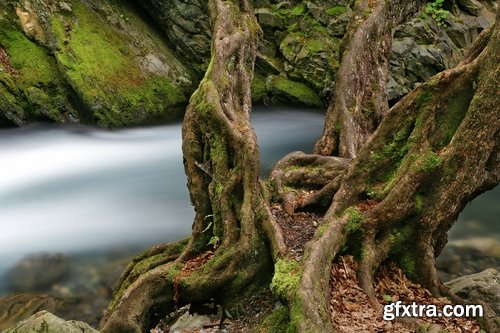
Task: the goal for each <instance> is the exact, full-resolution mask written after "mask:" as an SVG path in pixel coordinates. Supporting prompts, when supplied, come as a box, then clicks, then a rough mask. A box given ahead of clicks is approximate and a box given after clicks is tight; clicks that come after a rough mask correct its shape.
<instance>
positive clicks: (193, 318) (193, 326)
mask: <svg viewBox="0 0 500 333" xmlns="http://www.w3.org/2000/svg"><path fill="white" fill-rule="evenodd" d="M210 324H212V321H211V320H210V318H209V317H208V316H201V315H198V314H196V313H195V314H189V312H186V313H184V314H183V315H182V316H180V317H179V319H177V321H176V322H175V323H173V324H172V326H170V332H174V333H181V332H185V331H192V330H199V329H201V328H203V326H204V325H210Z"/></svg>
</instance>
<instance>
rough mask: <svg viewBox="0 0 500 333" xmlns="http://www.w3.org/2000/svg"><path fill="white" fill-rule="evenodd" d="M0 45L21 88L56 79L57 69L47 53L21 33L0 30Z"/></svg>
mask: <svg viewBox="0 0 500 333" xmlns="http://www.w3.org/2000/svg"><path fill="white" fill-rule="evenodd" d="M0 44H1V45H2V46H3V47H4V48H5V50H6V51H7V54H9V57H10V63H11V65H12V67H14V68H15V69H16V70H17V71H18V72H19V74H20V83H21V85H22V86H23V87H28V86H32V85H37V84H38V85H39V84H47V83H50V82H54V81H56V80H57V78H58V72H57V67H56V64H55V62H54V60H53V59H52V58H50V57H49V55H48V54H47V51H46V50H45V49H43V48H42V47H40V46H38V45H37V44H35V43H34V42H32V41H31V40H29V39H28V38H27V37H26V36H25V35H24V34H23V33H22V32H20V31H16V30H3V29H2V30H0Z"/></svg>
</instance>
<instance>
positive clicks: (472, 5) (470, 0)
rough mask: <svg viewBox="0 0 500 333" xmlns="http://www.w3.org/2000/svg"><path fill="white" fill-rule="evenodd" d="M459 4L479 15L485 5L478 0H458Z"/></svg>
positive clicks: (471, 12)
mask: <svg viewBox="0 0 500 333" xmlns="http://www.w3.org/2000/svg"><path fill="white" fill-rule="evenodd" d="M457 4H458V5H459V6H460V7H461V8H463V9H464V10H465V11H466V12H468V13H470V14H472V15H474V16H478V15H479V13H480V11H481V8H482V7H483V6H482V5H481V3H480V2H479V1H476V0H457Z"/></svg>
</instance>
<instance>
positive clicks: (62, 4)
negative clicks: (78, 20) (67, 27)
mask: <svg viewBox="0 0 500 333" xmlns="http://www.w3.org/2000/svg"><path fill="white" fill-rule="evenodd" d="M59 8H61V10H62V11H63V12H68V13H71V12H72V11H73V10H72V9H71V5H70V4H69V3H67V2H64V1H61V2H59Z"/></svg>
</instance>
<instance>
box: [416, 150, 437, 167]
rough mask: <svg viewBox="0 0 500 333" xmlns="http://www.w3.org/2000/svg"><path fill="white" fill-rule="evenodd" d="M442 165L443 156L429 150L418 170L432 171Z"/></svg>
mask: <svg viewBox="0 0 500 333" xmlns="http://www.w3.org/2000/svg"><path fill="white" fill-rule="evenodd" d="M440 166H441V158H440V157H439V155H438V154H436V153H435V152H433V151H430V152H428V153H427V154H426V155H425V156H424V157H423V158H422V159H421V162H420V165H419V166H418V171H421V172H431V171H433V170H435V169H436V168H439V167H440Z"/></svg>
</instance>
